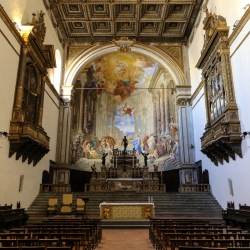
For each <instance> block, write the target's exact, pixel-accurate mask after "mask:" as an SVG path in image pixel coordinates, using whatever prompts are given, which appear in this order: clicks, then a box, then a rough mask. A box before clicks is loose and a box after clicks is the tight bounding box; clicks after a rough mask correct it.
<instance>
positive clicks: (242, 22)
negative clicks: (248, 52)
mask: <svg viewBox="0 0 250 250" xmlns="http://www.w3.org/2000/svg"><path fill="white" fill-rule="evenodd" d="M249 18H250V7H249V8H248V9H247V10H246V12H245V14H244V15H243V17H242V18H241V19H240V21H239V23H238V25H237V26H236V27H235V29H234V30H233V32H232V34H231V35H230V37H229V38H228V42H229V45H230V46H231V45H232V43H233V42H234V41H235V39H236V38H237V37H238V35H239V34H240V32H241V31H242V29H243V28H244V27H245V25H246V23H247V22H248V20H249Z"/></svg>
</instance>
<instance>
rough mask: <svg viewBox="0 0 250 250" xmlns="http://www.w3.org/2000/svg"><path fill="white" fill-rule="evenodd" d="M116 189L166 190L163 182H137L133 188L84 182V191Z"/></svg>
mask: <svg viewBox="0 0 250 250" xmlns="http://www.w3.org/2000/svg"><path fill="white" fill-rule="evenodd" d="M117 190H135V191H145V192H148V191H158V192H166V185H165V184H139V185H135V187H134V188H131V189H129V188H128V189H126V188H125V189H122V188H121V189H116V188H114V186H113V185H109V184H101V185H99V184H85V192H88V191H117Z"/></svg>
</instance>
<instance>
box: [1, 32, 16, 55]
mask: <svg viewBox="0 0 250 250" xmlns="http://www.w3.org/2000/svg"><path fill="white" fill-rule="evenodd" d="M0 33H1V34H2V35H3V37H4V38H5V40H6V41H7V42H8V44H9V45H10V47H11V48H12V49H13V50H14V51H15V53H16V54H17V55H18V56H20V54H19V53H18V52H17V51H16V49H15V47H14V46H13V45H12V43H11V42H10V40H9V39H8V38H7V36H6V35H5V34H4V33H3V31H2V30H0Z"/></svg>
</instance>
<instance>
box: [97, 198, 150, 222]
mask: <svg viewBox="0 0 250 250" xmlns="http://www.w3.org/2000/svg"><path fill="white" fill-rule="evenodd" d="M99 207H100V217H101V219H104V220H148V219H151V218H154V203H105V202H103V203H101V204H100V206H99Z"/></svg>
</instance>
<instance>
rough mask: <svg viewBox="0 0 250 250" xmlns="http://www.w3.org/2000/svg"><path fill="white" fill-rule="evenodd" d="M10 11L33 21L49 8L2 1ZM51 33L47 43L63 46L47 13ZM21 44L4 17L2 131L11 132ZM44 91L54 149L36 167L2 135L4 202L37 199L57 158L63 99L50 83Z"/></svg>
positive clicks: (0, 188)
mask: <svg viewBox="0 0 250 250" xmlns="http://www.w3.org/2000/svg"><path fill="white" fill-rule="evenodd" d="M0 2H1V5H2V6H3V7H4V9H5V11H6V12H7V15H9V17H10V19H11V20H12V21H18V20H19V21H20V23H22V24H25V23H26V22H30V21H31V18H32V15H31V14H32V13H33V12H37V13H39V12H40V10H43V11H44V12H45V13H46V9H45V8H44V6H43V1H42V0H39V1H38V0H36V4H35V5H34V1H33V0H13V1H9V0H6V1H2V0H1V1H0ZM45 22H46V26H47V34H46V39H45V44H54V46H55V49H58V50H59V51H61V52H62V51H63V50H62V46H61V44H60V43H59V41H58V38H57V35H56V33H55V30H54V28H52V24H51V23H50V19H49V18H48V16H45ZM19 53H20V45H19V44H18V42H17V41H16V39H15V38H14V37H13V35H12V33H11V32H10V30H9V29H8V28H7V26H6V25H5V23H4V22H3V20H2V19H1V18H0V87H1V90H0V117H1V118H0V131H6V132H9V126H10V120H11V115H12V108H13V103H14V94H15V86H16V78H17V70H18V63H19ZM45 89H46V91H45V94H44V115H43V128H44V129H45V131H46V132H47V134H48V136H49V137H50V152H49V153H48V154H46V155H45V156H44V158H42V159H41V161H40V162H39V163H38V164H37V165H36V166H35V167H33V165H32V164H30V165H29V164H28V163H27V160H26V162H24V163H22V160H21V158H20V159H19V160H17V161H16V159H15V155H13V156H12V157H11V158H9V157H8V154H9V141H8V139H7V138H6V137H4V136H0V204H1V205H3V204H5V203H7V204H11V203H12V204H13V207H14V208H15V207H16V203H17V201H20V202H21V206H22V207H24V208H27V207H28V206H29V205H30V204H31V202H32V201H33V200H34V198H35V197H36V195H37V194H38V191H39V186H40V183H41V180H42V171H43V170H48V169H49V160H53V161H55V155H56V140H57V125H58V115H59V108H58V107H59V100H58V98H57V96H56V95H55V94H54V93H53V91H52V90H51V89H50V88H49V87H48V86H47V85H46V87H45ZM21 175H24V182H23V189H22V191H21V192H19V181H20V176H21Z"/></svg>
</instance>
